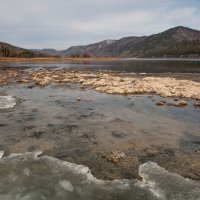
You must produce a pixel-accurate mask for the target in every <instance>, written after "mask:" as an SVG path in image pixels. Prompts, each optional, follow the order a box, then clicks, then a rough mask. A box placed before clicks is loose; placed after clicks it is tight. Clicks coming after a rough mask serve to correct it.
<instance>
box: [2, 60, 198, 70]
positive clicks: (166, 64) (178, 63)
mask: <svg viewBox="0 0 200 200" xmlns="http://www.w3.org/2000/svg"><path fill="white" fill-rule="evenodd" d="M3 67H36V68H43V67H59V68H74V67H75V68H86V67H87V68H91V69H93V70H115V71H126V72H136V73H170V72H172V73H174V72H178V73H200V59H194V60H185V59H182V60H181V59H177V60H176V59H171V60H169V59H168V60H166V59H157V60H153V59H143V60H142V59H141V60H128V59H126V60H121V61H107V62H103V61H89V62H87V61H85V62H69V61H68V62H66V61H63V62H62V61H60V62H57V61H56V62H0V68H3Z"/></svg>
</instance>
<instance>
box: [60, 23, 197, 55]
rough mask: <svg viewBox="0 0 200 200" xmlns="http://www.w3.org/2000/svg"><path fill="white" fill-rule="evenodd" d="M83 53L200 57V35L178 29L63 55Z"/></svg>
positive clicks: (71, 50)
mask: <svg viewBox="0 0 200 200" xmlns="http://www.w3.org/2000/svg"><path fill="white" fill-rule="evenodd" d="M83 53H88V54H89V55H90V56H92V57H93V56H97V57H200V31H198V30H193V29H190V28H187V27H183V26H178V27H175V28H171V29H169V30H167V31H164V32H162V33H158V34H154V35H150V36H142V37H133V36H132V37H125V38H122V39H119V40H105V41H102V42H99V43H95V44H90V45H86V46H74V47H71V48H69V49H67V50H65V51H62V52H61V54H62V55H65V56H70V55H71V56H74V55H81V54H83Z"/></svg>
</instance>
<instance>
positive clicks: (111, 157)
mask: <svg viewBox="0 0 200 200" xmlns="http://www.w3.org/2000/svg"><path fill="white" fill-rule="evenodd" d="M98 156H99V157H101V158H103V159H105V160H107V161H109V162H112V163H115V164H117V163H118V162H119V161H120V160H122V159H124V158H126V154H125V153H124V152H120V151H112V152H111V153H108V154H106V153H104V152H99V153H98Z"/></svg>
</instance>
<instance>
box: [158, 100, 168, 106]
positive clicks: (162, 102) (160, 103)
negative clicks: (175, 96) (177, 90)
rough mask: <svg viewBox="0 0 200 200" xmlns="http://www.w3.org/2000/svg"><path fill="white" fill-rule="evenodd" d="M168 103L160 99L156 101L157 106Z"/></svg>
mask: <svg viewBox="0 0 200 200" xmlns="http://www.w3.org/2000/svg"><path fill="white" fill-rule="evenodd" d="M165 104H166V102H165V101H159V102H157V103H156V105H157V106H164V105H165Z"/></svg>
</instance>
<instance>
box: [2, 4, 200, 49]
mask: <svg viewBox="0 0 200 200" xmlns="http://www.w3.org/2000/svg"><path fill="white" fill-rule="evenodd" d="M199 19H200V2H199V1H198V0H190V1H187V0H182V1H179V0H168V1H166V0H101V1H99V0H98V1H97V0H81V1H80V0H0V26H1V30H0V36H1V37H0V40H2V41H6V42H10V43H13V44H16V45H19V46H23V47H26V48H44V47H45V48H46V47H53V48H57V49H66V48H68V47H69V46H71V45H78V44H87V43H90V42H95V41H98V40H103V39H107V38H110V39H112V38H114V39H117V38H121V37H123V36H129V35H149V34H152V33H156V32H159V31H162V30H165V29H167V28H170V27H172V26H176V25H185V26H189V27H191V28H196V29H199V28H200V24H199Z"/></svg>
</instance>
